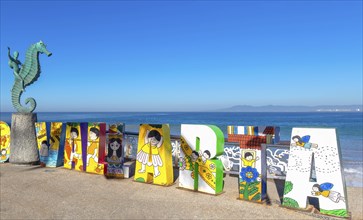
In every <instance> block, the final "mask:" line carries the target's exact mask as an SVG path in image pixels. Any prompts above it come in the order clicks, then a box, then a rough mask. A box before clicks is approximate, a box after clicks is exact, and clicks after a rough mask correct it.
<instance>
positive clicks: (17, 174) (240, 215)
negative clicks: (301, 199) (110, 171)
mask: <svg viewBox="0 0 363 220" xmlns="http://www.w3.org/2000/svg"><path fill="white" fill-rule="evenodd" d="M177 183H178V180H177V181H176V184H174V185H172V186H169V187H162V186H156V185H149V184H143V183H138V182H134V181H133V180H132V179H123V180H109V179H106V178H105V177H104V176H99V175H93V174H87V173H81V172H77V171H73V170H72V171H71V170H66V169H64V168H55V169H52V168H40V167H38V166H24V165H13V164H9V163H7V164H1V165H0V186H1V191H0V192H1V194H0V201H1V204H0V205H1V207H0V208H1V209H0V219H314V218H316V216H314V215H309V214H306V213H300V212H296V211H293V210H289V209H286V208H282V207H279V206H278V204H277V203H278V202H277V201H279V196H278V191H277V188H276V184H275V182H274V181H270V180H269V181H268V196H269V198H270V201H271V204H270V205H266V204H256V203H251V202H246V201H240V200H237V199H236V198H237V197H238V187H237V178H236V177H230V176H227V177H226V178H225V188H224V191H225V192H224V193H223V194H221V195H219V196H212V195H206V194H202V193H197V192H191V191H186V190H181V189H177ZM277 186H279V184H277ZM355 189H357V188H355ZM358 189H362V188H358ZM358 191H359V190H358ZM348 192H349V193H350V194H351V193H352V192H351V191H350V190H348ZM354 192H355V193H356V191H354ZM356 196H357V197H355V198H359V200H360V203H358V204H356V203H354V204H355V206H357V205H358V206H360V207H361V205H362V201H361V200H362V190H360V194H359V195H356ZM350 198H352V197H350ZM355 209H357V207H355ZM360 216H362V212H361V211H360V213H359V212H358V213H356V215H355V217H360ZM353 217H354V215H353ZM357 219H358V218H357Z"/></svg>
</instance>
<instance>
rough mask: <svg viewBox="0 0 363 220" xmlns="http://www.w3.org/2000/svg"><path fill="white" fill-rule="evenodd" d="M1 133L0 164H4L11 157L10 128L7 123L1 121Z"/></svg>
mask: <svg viewBox="0 0 363 220" xmlns="http://www.w3.org/2000/svg"><path fill="white" fill-rule="evenodd" d="M0 132H1V136H0V138H1V139H0V163H4V162H6V161H8V159H9V156H10V127H9V125H8V124H7V123H6V122H3V121H0Z"/></svg>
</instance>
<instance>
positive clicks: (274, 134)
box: [227, 126, 280, 144]
mask: <svg viewBox="0 0 363 220" xmlns="http://www.w3.org/2000/svg"><path fill="white" fill-rule="evenodd" d="M227 130H228V134H231V135H232V134H244V135H253V136H266V143H267V144H276V143H278V142H279V141H280V127H274V126H228V128H227Z"/></svg>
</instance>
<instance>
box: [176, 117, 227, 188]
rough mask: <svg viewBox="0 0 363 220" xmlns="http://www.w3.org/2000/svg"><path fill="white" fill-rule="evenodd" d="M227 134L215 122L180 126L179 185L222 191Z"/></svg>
mask: <svg viewBox="0 0 363 220" xmlns="http://www.w3.org/2000/svg"><path fill="white" fill-rule="evenodd" d="M223 147H224V135H223V133H222V131H221V130H220V129H219V128H218V127H216V126H213V125H186V124H183V125H182V126H181V146H180V148H181V150H180V165H179V166H180V168H179V187H182V188H186V189H190V190H194V191H200V192H205V193H210V194H218V193H221V192H222V190H223V165H222V162H221V161H220V160H218V159H217V158H216V157H217V156H221V155H222V154H223V149H224V148H223Z"/></svg>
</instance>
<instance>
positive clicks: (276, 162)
mask: <svg viewBox="0 0 363 220" xmlns="http://www.w3.org/2000/svg"><path fill="white" fill-rule="evenodd" d="M262 146H263V148H264V149H266V162H267V178H269V179H285V178H286V172H287V164H288V161H289V154H290V144H288V145H281V144H280V145H278V144H262Z"/></svg>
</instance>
